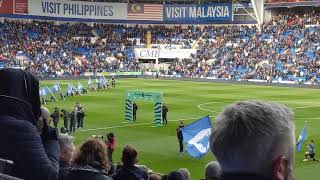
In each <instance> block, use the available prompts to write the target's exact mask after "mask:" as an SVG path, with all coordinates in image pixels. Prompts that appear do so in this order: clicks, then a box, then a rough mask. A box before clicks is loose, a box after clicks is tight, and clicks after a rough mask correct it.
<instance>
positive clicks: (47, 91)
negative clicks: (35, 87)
mask: <svg viewBox="0 0 320 180" xmlns="http://www.w3.org/2000/svg"><path fill="white" fill-rule="evenodd" d="M50 93H51V92H50V89H49V88H48V86H45V87H43V88H42V89H41V92H40V95H41V96H47V95H49V94H50Z"/></svg>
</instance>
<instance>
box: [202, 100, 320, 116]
mask: <svg viewBox="0 0 320 180" xmlns="http://www.w3.org/2000/svg"><path fill="white" fill-rule="evenodd" d="M232 102H235V101H221V102H207V103H201V104H199V105H198V106H197V107H198V108H199V109H200V110H203V111H208V112H212V113H216V112H217V111H212V110H209V109H205V108H202V107H201V106H203V105H206V104H219V103H232ZM278 102H280V103H281V102H290V101H278ZM291 102H293V101H291ZM313 107H320V105H313V106H299V107H293V108H292V109H306V108H313Z"/></svg>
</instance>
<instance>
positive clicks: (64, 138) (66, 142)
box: [58, 134, 74, 152]
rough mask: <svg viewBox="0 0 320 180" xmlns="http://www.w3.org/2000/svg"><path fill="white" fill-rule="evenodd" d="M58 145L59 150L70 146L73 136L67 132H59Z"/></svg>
mask: <svg viewBox="0 0 320 180" xmlns="http://www.w3.org/2000/svg"><path fill="white" fill-rule="evenodd" d="M58 141H59V146H60V151H61V152H62V151H64V150H65V149H67V148H71V146H73V142H74V137H73V136H69V135H68V134H59V138H58Z"/></svg>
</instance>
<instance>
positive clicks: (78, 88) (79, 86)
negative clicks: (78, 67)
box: [77, 81, 84, 93]
mask: <svg viewBox="0 0 320 180" xmlns="http://www.w3.org/2000/svg"><path fill="white" fill-rule="evenodd" d="M83 88H84V87H83V85H82V84H81V83H80V82H79V81H78V87H77V90H78V92H80V93H81V92H82V90H83Z"/></svg>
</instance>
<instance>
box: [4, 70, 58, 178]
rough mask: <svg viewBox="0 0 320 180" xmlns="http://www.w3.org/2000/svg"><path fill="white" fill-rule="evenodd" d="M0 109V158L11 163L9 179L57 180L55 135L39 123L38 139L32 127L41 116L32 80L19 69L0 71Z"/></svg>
mask: <svg viewBox="0 0 320 180" xmlns="http://www.w3.org/2000/svg"><path fill="white" fill-rule="evenodd" d="M0 106H1V108H0V142H1V144H2V145H3V146H1V151H0V158H3V159H8V160H11V161H13V163H14V171H15V172H14V174H13V175H14V176H16V177H19V178H22V179H25V180H57V179H58V175H59V160H58V159H59V145H58V142H57V140H58V138H57V132H56V131H55V130H54V129H53V128H51V127H49V126H48V123H47V121H43V128H42V131H41V136H40V134H39V131H37V129H36V126H35V125H36V124H37V121H39V117H40V112H41V111H40V97H39V81H38V80H37V79H36V77H35V76H34V75H32V74H31V73H28V72H26V71H23V70H20V69H1V70H0ZM41 120H42V119H41Z"/></svg>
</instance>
